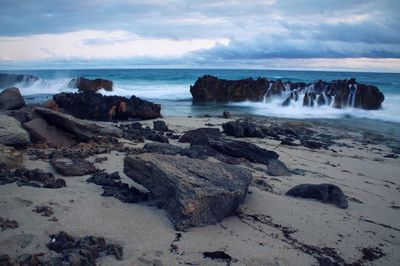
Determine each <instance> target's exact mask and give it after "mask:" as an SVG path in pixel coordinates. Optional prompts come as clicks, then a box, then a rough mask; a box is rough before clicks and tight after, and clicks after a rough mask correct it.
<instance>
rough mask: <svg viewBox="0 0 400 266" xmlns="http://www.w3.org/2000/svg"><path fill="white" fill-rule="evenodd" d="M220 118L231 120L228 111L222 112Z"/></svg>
mask: <svg viewBox="0 0 400 266" xmlns="http://www.w3.org/2000/svg"><path fill="white" fill-rule="evenodd" d="M222 117H223V118H226V119H228V118H231V117H232V115H231V113H229V112H228V111H224V112H223V113H222Z"/></svg>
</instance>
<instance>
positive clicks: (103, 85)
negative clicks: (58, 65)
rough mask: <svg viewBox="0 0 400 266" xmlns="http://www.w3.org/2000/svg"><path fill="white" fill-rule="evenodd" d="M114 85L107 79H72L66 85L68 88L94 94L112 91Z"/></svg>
mask: <svg viewBox="0 0 400 266" xmlns="http://www.w3.org/2000/svg"><path fill="white" fill-rule="evenodd" d="M113 86H114V83H113V82H112V81H111V80H108V79H94V80H90V79H87V78H84V77H79V78H74V79H72V80H71V81H70V82H69V83H68V87H70V88H78V89H79V91H89V92H96V91H98V90H101V89H104V90H106V91H112V90H113Z"/></svg>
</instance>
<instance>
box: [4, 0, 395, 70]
mask: <svg viewBox="0 0 400 266" xmlns="http://www.w3.org/2000/svg"><path fill="white" fill-rule="evenodd" d="M399 11H400V1H399V0H375V1H374V0H291V1H289V0H262V1H261V0H247V1H239V0H223V1H217V0H212V1H210V0H192V1H189V0H181V1H177V0H96V1H95V0H85V1H82V0H68V1H60V0H48V1H44V0H34V1H29V0H25V1H21V0H0V68H1V69H52V68H164V67H165V68H250V69H309V70H339V71H349V70H351V71H368V72H400V12H399Z"/></svg>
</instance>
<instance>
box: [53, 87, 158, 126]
mask: <svg viewBox="0 0 400 266" xmlns="http://www.w3.org/2000/svg"><path fill="white" fill-rule="evenodd" d="M53 99H54V101H55V102H56V103H57V104H58V106H60V107H61V108H63V109H64V110H65V111H67V112H68V113H70V114H71V115H73V116H75V117H78V118H81V119H89V120H100V121H110V120H114V119H116V120H128V119H153V118H158V117H161V114H160V111H161V105H159V104H154V103H151V102H148V101H145V100H142V99H140V98H138V97H136V96H132V97H131V98H125V97H120V96H103V95H101V94H99V93H92V92H81V93H60V94H56V95H54V96H53Z"/></svg>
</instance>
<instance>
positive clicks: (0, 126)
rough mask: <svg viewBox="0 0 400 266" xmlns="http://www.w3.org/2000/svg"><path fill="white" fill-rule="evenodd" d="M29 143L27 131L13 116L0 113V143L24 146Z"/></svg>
mask: <svg viewBox="0 0 400 266" xmlns="http://www.w3.org/2000/svg"><path fill="white" fill-rule="evenodd" d="M29 143H30V136H29V133H28V132H26V131H25V130H24V129H23V128H22V127H21V123H20V122H19V121H18V120H16V119H15V118H13V117H11V116H8V115H4V114H0V144H4V145H6V146H25V145H27V144H29Z"/></svg>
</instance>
